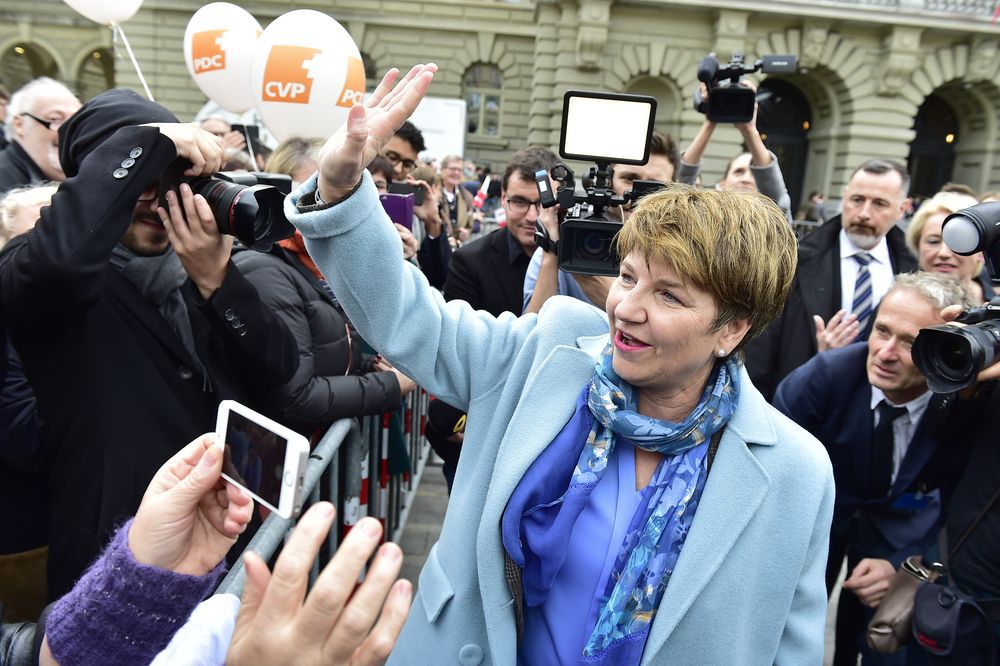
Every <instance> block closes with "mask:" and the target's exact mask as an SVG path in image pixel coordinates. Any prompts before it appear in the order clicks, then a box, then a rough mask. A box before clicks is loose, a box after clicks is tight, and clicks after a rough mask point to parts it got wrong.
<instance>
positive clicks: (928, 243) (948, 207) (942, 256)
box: [906, 192, 993, 303]
mask: <svg viewBox="0 0 1000 666" xmlns="http://www.w3.org/2000/svg"><path fill="white" fill-rule="evenodd" d="M978 203H979V201H978V200H976V199H975V197H971V196H969V195H967V194H961V193H958V192H938V193H937V194H935V195H934V196H933V197H931V198H930V199H928V200H927V201H925V202H924V203H923V204H921V205H920V208H918V209H917V212H916V213H915V214H914V215H913V219H912V220H911V221H910V226H908V227H907V228H906V244H907V246H909V248H910V250H912V251H913V254H915V255H916V256H917V262H918V263H919V265H920V270H923V271H929V272H931V273H943V274H945V275H950V276H952V277H954V278H955V279H956V280H958V281H959V282H960V283H961V284H962V286H963V287H965V290H966V291H967V292H968V293H969V297H970V299H971V300H972V302H974V303H983V302H985V301H988V300H989V299H990V298H992V297H993V288H992V286H991V285H990V283H989V281H988V280H983V279H982V278H981V273H982V269H983V257H982V255H981V254H979V253H976V254H975V255H972V256H968V257H967V256H964V255H961V254H956V253H955V252H953V251H952V250H951V248H949V247H948V245H947V244H946V243H945V242H944V239H943V237H942V235H941V227H942V225H943V224H944V220H945V218H946V217H948V216H949V215H951V214H952V213H957V212H958V211H960V210H962V209H964V208H968V207H969V206H975V205H976V204H978Z"/></svg>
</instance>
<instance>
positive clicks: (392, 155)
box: [382, 150, 417, 171]
mask: <svg viewBox="0 0 1000 666" xmlns="http://www.w3.org/2000/svg"><path fill="white" fill-rule="evenodd" d="M382 156H383V157H385V158H386V159H387V160H389V161H390V162H392V165H393V166H396V165H397V164H402V165H403V168H404V169H406V170H407V171H413V169H414V167H416V166H417V163H416V162H414V161H413V160H404V159H403V156H402V155H400V154H399V153H397V152H395V151H392V150H387V151H385V152H384V153H382Z"/></svg>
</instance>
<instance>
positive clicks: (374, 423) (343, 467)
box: [216, 389, 430, 595]
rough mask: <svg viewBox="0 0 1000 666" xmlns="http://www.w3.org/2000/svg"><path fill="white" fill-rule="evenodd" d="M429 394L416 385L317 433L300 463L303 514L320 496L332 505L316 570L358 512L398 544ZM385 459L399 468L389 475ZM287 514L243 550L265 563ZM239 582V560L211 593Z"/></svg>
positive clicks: (269, 521)
mask: <svg viewBox="0 0 1000 666" xmlns="http://www.w3.org/2000/svg"><path fill="white" fill-rule="evenodd" d="M428 403H429V397H428V395H427V393H426V392H425V391H423V390H420V389H418V390H417V391H414V392H413V393H411V394H410V395H409V396H407V399H406V401H405V402H404V407H403V409H402V410H400V412H396V413H395V414H398V417H394V416H393V414H383V415H381V416H368V417H365V418H364V419H362V424H361V427H360V428H359V427H358V423H357V421H356V420H355V419H342V420H340V421H337V422H336V423H334V424H333V425H331V426H330V428H329V429H328V430H327V431H326V433H324V435H323V437H322V438H321V439H320V440H319V442H318V443H317V444H316V445H315V446H314V447H313V450H312V451H311V453H310V456H309V464H308V466H307V468H306V478H305V484H304V488H305V493H306V497H307V498H308V500H307V501H306V502H305V507H304V508H303V511H304V510H305V509H306V508H308V507H309V506H310V505H311V504H314V503H315V502H318V501H320V500H328V501H330V502H332V503H333V504H334V505H335V506H336V507H337V514H338V521H337V522H338V527H335V528H334V529H331V530H330V535H329V536H328V537H327V541H326V543H325V544H324V547H323V548H322V549H321V550H320V554H319V558H318V559H317V561H316V563H315V564H314V566H313V574H314V576H315V575H318V573H319V571H320V570H321V569H322V567H323V566H325V565H326V563H327V562H328V561H329V560H330V558H331V557H333V554H334V552H336V550H337V544H338V543H339V542H340V539H341V538H343V536H344V535H346V534H347V532H349V531H350V529H351V528H352V527H353V526H354V525H356V524H357V522H358V521H359V520H360V519H361V518H363V517H365V516H369V515H370V516H373V517H375V518H378V519H379V521H381V523H382V526H383V528H384V534H385V535H386V538H387V539H388V540H390V541H399V539H400V538H401V537H402V533H403V528H404V527H405V526H406V519H407V516H408V515H409V511H410V507H411V506H412V504H413V499H414V496H415V494H416V490H417V487H418V485H419V483H420V477H421V475H422V474H423V470H424V467H425V466H426V464H427V459H428V457H429V455H430V446H429V445H428V444H427V441H426V440H425V439H424V425H425V423H426V419H427V405H428ZM394 419H398V421H399V428H398V432H397V439H398V435H402V438H401V442H402V449H400V447H399V446H398V443H399V442H397V446H396V447H392V448H394V449H395V453H402V452H403V451H405V453H406V457H407V458H408V460H407V461H405V462H407V463H408V464H404V465H400V462H401V461H398V460H395V459H391V456H390V448H391V447H390V445H391V440H392V438H393V434H392V430H393V428H395V427H396V425H395V423H394ZM390 463H395V464H396V466H400V467H402V468H403V471H401V472H400V473H397V474H392V473H391V471H392V470H391V469H390ZM294 524H295V520H294V519H285V518H282V517H281V516H279V515H277V514H275V513H272V514H271V515H269V516H268V517H267V518H266V519H265V520H264V522H263V524H262V525H261V526H260V528H258V530H257V532H256V533H255V534H254V536H253V537H252V538H251V540H250V542H249V543H248V544H247V546H246V548H245V549H244V552H246V551H247V550H252V551H254V552H255V553H257V554H258V555H260V556H261V557H262V558H263V559H264V560H265V561H269V560H270V559H271V558H272V557H273V556H274V555H275V554H276V553H277V552H278V550H279V548H280V547H281V544H282V542H283V540H284V537H285V535H286V534H287V532H288V530H290V529H291V528H292V527H293V526H294ZM245 581H246V571H245V570H244V568H243V560H242V558H240V559H239V560H238V561H237V562H236V564H234V566H233V567H232V569H231V570H230V571H229V573H228V574H227V575H226V577H225V578H224V579H223V581H222V583H220V584H219V587H218V588H217V589H216V594H226V593H228V594H235V595H240V594H241V593H242V591H243V584H244V583H245Z"/></svg>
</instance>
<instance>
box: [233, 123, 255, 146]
mask: <svg viewBox="0 0 1000 666" xmlns="http://www.w3.org/2000/svg"><path fill="white" fill-rule="evenodd" d="M230 127H231V128H232V129H233V131H234V132H239V133H240V134H242V135H243V137H244V138H245V139H246V140H247V141H249V142H250V143H252V144H253V145H255V146H256V145H257V144H259V143H260V128H259V127H257V126H256V125H241V124H236V125H230Z"/></svg>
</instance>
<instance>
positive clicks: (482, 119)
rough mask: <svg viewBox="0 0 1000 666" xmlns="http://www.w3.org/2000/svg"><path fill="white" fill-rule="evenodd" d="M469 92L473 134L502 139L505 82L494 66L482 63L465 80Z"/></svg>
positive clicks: (469, 127) (468, 120) (468, 111)
mask: <svg viewBox="0 0 1000 666" xmlns="http://www.w3.org/2000/svg"><path fill="white" fill-rule="evenodd" d="M462 86H463V89H464V92H465V105H466V116H465V122H466V126H467V130H468V133H469V134H473V135H476V136H500V107H501V105H502V101H503V91H502V88H503V79H502V77H501V75H500V70H499V69H497V68H496V66H494V65H487V64H484V63H478V64H475V65H473V66H472V67H470V68H469V69H468V70H466V72H465V76H464V77H463V78H462Z"/></svg>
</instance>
